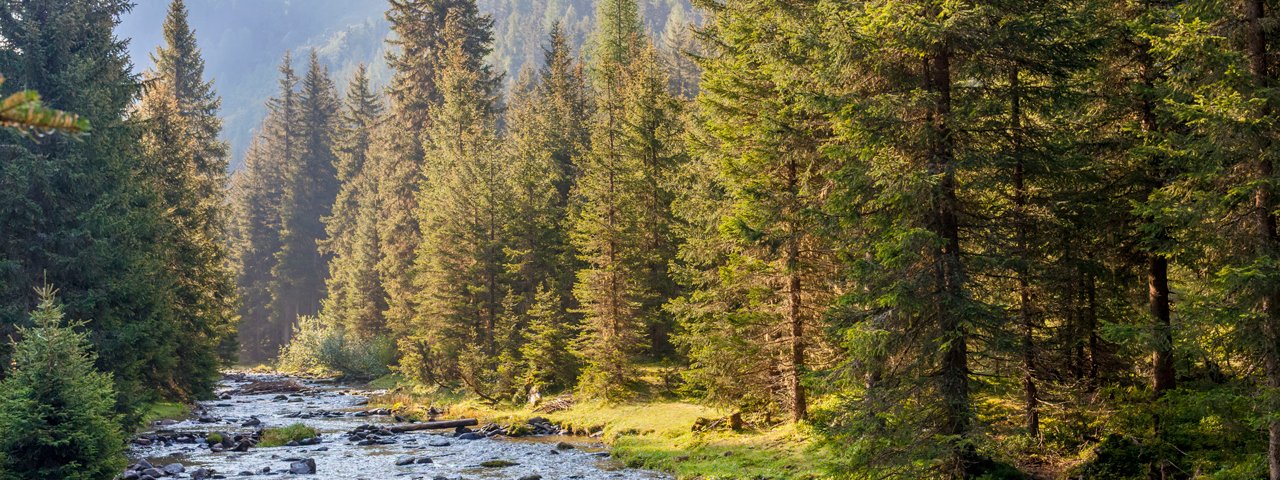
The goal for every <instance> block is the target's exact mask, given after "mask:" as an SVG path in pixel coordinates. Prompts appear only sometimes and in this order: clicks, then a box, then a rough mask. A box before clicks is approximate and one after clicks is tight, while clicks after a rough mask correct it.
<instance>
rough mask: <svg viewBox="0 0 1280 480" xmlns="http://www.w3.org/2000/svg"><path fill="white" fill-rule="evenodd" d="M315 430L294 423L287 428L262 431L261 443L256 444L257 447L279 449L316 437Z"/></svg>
mask: <svg viewBox="0 0 1280 480" xmlns="http://www.w3.org/2000/svg"><path fill="white" fill-rule="evenodd" d="M318 435H319V433H317V432H316V429H314V428H311V427H308V426H306V425H303V424H301V423H295V424H293V425H289V426H287V427H281V428H268V429H266V430H263V431H262V441H260V442H258V446H259V447H279V446H282V445H288V444H289V442H297V441H302V440H306V439H308V438H311V437H315V436H318Z"/></svg>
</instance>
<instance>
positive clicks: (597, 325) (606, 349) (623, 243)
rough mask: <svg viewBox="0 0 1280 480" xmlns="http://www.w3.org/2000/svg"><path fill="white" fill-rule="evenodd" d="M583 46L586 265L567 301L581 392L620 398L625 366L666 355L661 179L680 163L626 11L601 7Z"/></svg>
mask: <svg viewBox="0 0 1280 480" xmlns="http://www.w3.org/2000/svg"><path fill="white" fill-rule="evenodd" d="M597 20H598V22H599V25H598V27H597V30H596V35H595V37H593V39H592V54H591V62H592V63H591V78H592V83H593V86H594V91H595V92H596V99H597V110H596V118H595V122H594V124H593V128H592V129H591V151H590V153H588V154H587V155H585V156H584V157H583V161H582V163H581V164H580V168H581V172H582V173H581V177H580V179H579V181H578V183H577V188H576V190H575V192H574V193H575V199H576V200H575V202H576V205H575V216H574V219H573V233H572V239H573V244H574V248H575V249H576V251H577V252H578V254H579V256H580V258H581V259H582V260H583V261H584V262H585V263H586V264H587V265H586V266H585V268H583V269H582V270H579V272H578V281H577V284H576V285H575V287H574V295H575V296H576V297H577V299H578V302H579V303H580V304H581V308H582V312H583V314H584V322H585V323H584V328H583V331H582V338H581V340H580V349H581V352H582V355H583V356H584V358H585V362H586V367H585V369H584V371H583V378H582V381H581V384H582V385H581V386H582V388H583V389H584V390H585V391H587V392H589V393H592V394H595V395H600V396H606V397H618V396H621V395H625V393H626V391H627V389H628V388H629V386H630V383H631V382H632V381H634V380H635V362H636V360H637V359H638V355H640V354H642V353H645V352H647V351H650V352H651V350H648V349H649V347H651V346H654V347H658V349H659V350H662V349H663V347H665V346H666V345H665V344H666V341H667V339H666V334H667V333H668V331H669V330H668V328H669V327H668V325H669V324H670V320H669V318H668V317H667V316H666V315H665V314H664V311H663V310H662V305H663V304H664V303H665V302H666V301H667V300H668V299H669V298H670V297H671V295H672V294H673V291H674V286H673V285H672V283H671V281H670V278H669V277H667V276H666V264H667V262H668V261H669V260H670V259H671V257H672V255H673V249H674V243H673V242H672V238H671V236H670V235H671V230H670V202H671V196H670V192H669V190H668V189H669V186H668V185H667V184H666V179H665V176H666V175H667V173H668V169H669V168H670V167H671V166H672V165H673V164H675V163H678V162H679V157H680V155H682V154H681V153H680V151H679V148H678V147H677V146H676V145H674V144H673V137H672V132H673V129H674V128H675V127H674V125H672V123H671V122H672V121H673V119H675V118H677V114H676V113H675V111H676V110H675V109H674V108H675V104H674V102H673V101H672V99H671V98H670V97H669V95H667V94H666V81H667V80H666V77H665V75H663V74H662V73H661V71H660V70H659V69H658V68H659V67H658V66H657V62H656V55H654V53H653V49H652V46H651V45H650V46H648V47H647V48H646V47H644V45H646V44H647V40H646V39H645V37H644V35H643V33H642V31H641V24H640V20H639V15H638V13H637V11H636V5H635V3H634V2H631V1H625V0H618V1H612V0H611V1H606V2H602V3H601V4H600V5H599V7H598V9H597Z"/></svg>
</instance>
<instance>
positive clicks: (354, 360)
mask: <svg viewBox="0 0 1280 480" xmlns="http://www.w3.org/2000/svg"><path fill="white" fill-rule="evenodd" d="M336 324H337V322H334V321H330V320H329V319H326V318H323V317H302V318H299V319H298V325H297V326H295V327H294V329H293V339H292V340H290V341H289V344H288V345H285V346H284V347H283V348H281V349H280V366H279V368H280V370H282V371H285V372H295V373H313V374H339V375H342V376H344V377H350V378H358V379H374V378H378V377H381V376H383V375H386V374H388V373H391V369H390V367H389V365H391V364H392V363H393V362H395V359H396V350H395V342H393V341H392V340H391V339H390V338H387V337H384V336H377V337H370V338H359V337H356V336H354V335H350V334H348V333H347V332H346V331H345V330H344V329H343V328H342V327H341V326H338V325H336Z"/></svg>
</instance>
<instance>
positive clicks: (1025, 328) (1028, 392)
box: [1009, 67, 1040, 437]
mask: <svg viewBox="0 0 1280 480" xmlns="http://www.w3.org/2000/svg"><path fill="white" fill-rule="evenodd" d="M1019 88H1021V85H1020V80H1019V78H1018V68H1017V67H1013V68H1011V69H1010V70H1009V90H1010V102H1009V103H1010V106H1009V117H1010V126H1009V131H1010V137H1011V140H1012V142H1013V154H1014V156H1015V157H1016V158H1017V161H1016V162H1015V163H1014V167H1013V184H1014V185H1013V189H1014V217H1015V218H1014V222H1015V223H1016V225H1017V240H1018V253H1017V255H1018V260H1019V265H1018V320H1019V323H1020V324H1021V325H1022V388H1023V398H1024V399H1025V405H1024V409H1025V413H1024V414H1025V417H1026V418H1025V420H1026V427H1027V434H1028V435H1030V436H1032V437H1039V436H1040V406H1039V397H1038V395H1037V392H1036V381H1035V374H1034V372H1035V363H1036V345H1035V324H1034V322H1035V320H1034V319H1033V318H1032V311H1031V280H1030V278H1029V277H1030V271H1029V270H1030V267H1029V265H1027V263H1028V262H1029V261H1030V258H1031V255H1030V252H1029V251H1028V250H1029V249H1030V242H1029V240H1028V238H1027V237H1028V235H1029V232H1028V230H1029V229H1030V228H1029V225H1027V223H1028V222H1029V221H1030V219H1029V218H1028V215H1027V203H1028V198H1027V185H1026V166H1025V165H1024V163H1023V158H1022V102H1021V100H1022V99H1021V92H1020V91H1019Z"/></svg>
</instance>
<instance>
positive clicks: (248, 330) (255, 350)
mask: <svg viewBox="0 0 1280 480" xmlns="http://www.w3.org/2000/svg"><path fill="white" fill-rule="evenodd" d="M297 83H298V79H297V76H296V75H295V74H294V71H293V66H292V58H291V57H290V55H289V54H288V53H287V52H286V53H285V56H284V59H283V60H282V62H281V65H280V80H279V93H278V94H277V96H276V97H274V98H272V99H271V100H269V101H268V102H267V109H268V113H267V118H266V119H265V120H263V123H262V129H261V131H260V132H259V134H258V137H257V138H256V139H255V140H254V143H253V144H251V145H250V147H249V150H248V151H247V152H246V154H245V161H244V164H245V166H244V169H243V170H241V171H240V172H238V173H237V174H236V175H235V177H234V178H233V179H232V189H231V197H232V205H233V211H234V212H235V215H234V218H235V219H236V221H235V222H234V223H233V225H232V251H233V256H234V262H233V264H234V265H235V267H236V271H237V274H238V276H239V279H238V281H237V283H238V285H239V288H240V298H241V314H240V315H241V322H240V328H239V336H240V339H241V341H240V346H241V354H242V356H243V359H244V360H248V361H262V360H266V359H269V358H271V357H272V356H274V355H275V352H276V350H277V349H278V348H279V345H281V344H282V343H283V342H284V340H286V339H287V338H288V335H289V334H290V333H291V328H290V326H289V325H287V324H283V322H282V321H281V317H280V315H279V314H278V312H277V311H276V310H275V309H274V306H275V304H274V303H273V302H274V297H273V295H274V292H276V291H277V286H276V283H275V276H274V275H275V271H276V264H277V262H278V259H277V253H278V252H279V251H280V250H281V248H282V245H283V243H282V242H283V239H282V235H281V232H282V229H283V223H282V222H283V218H282V215H283V213H282V212H283V208H284V205H285V203H284V198H285V189H286V186H287V185H286V182H288V181H289V180H290V179H291V178H293V177H292V173H291V172H290V170H291V169H292V168H294V167H295V166H296V164H297V163H298V162H299V158H300V157H301V155H300V153H299V146H298V143H299V137H300V132H299V131H298V130H299V128H298V126H299V120H298V119H299V102H298V98H297V93H296V92H295V91H294V89H295V88H296V87H297Z"/></svg>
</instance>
